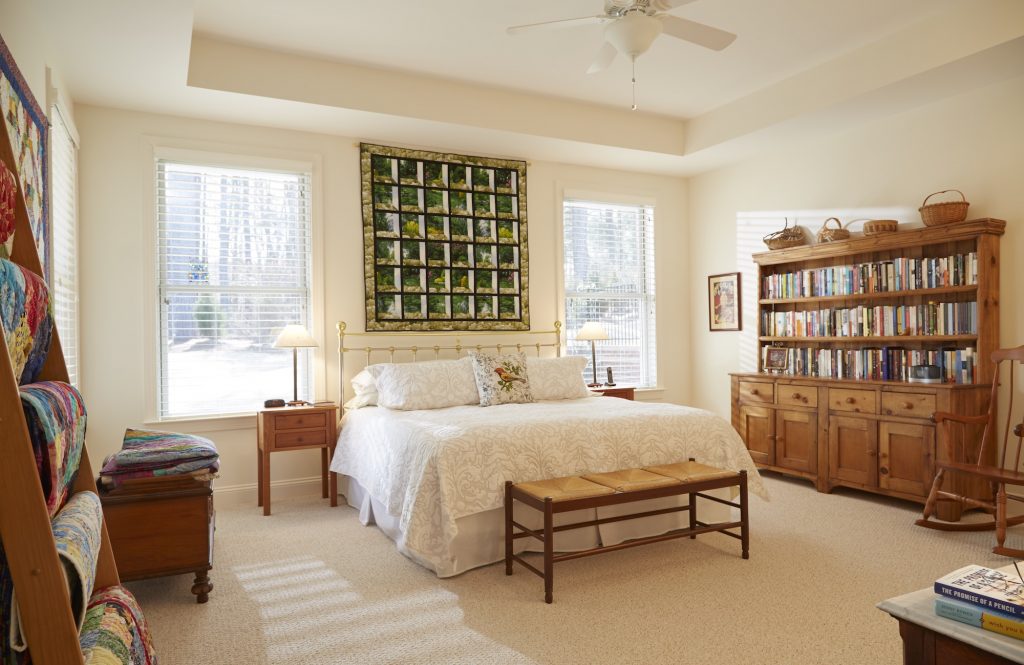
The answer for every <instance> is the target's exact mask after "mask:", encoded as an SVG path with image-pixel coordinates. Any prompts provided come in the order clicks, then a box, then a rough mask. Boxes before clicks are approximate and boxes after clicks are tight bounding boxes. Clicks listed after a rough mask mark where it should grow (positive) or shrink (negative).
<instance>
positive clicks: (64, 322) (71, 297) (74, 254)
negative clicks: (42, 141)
mask: <svg viewBox="0 0 1024 665" xmlns="http://www.w3.org/2000/svg"><path fill="white" fill-rule="evenodd" d="M50 121H51V125H52V129H51V130H50V140H51V142H52V143H51V146H50V151H51V152H50V169H51V173H52V176H51V177H52V187H53V188H52V190H51V191H52V194H51V197H52V198H51V202H52V205H53V212H52V213H51V215H52V223H53V227H52V229H53V263H52V268H53V276H52V278H51V279H52V284H51V285H50V291H51V293H52V298H53V318H54V321H55V322H56V324H57V334H58V335H59V336H60V342H61V348H62V350H63V351H64V361H65V363H67V367H68V378H69V379H70V382H71V384H72V385H74V386H78V385H79V368H78V146H77V145H76V141H75V137H74V135H73V134H72V130H71V128H70V127H69V126H68V123H67V121H65V119H64V114H63V113H62V112H61V110H60V107H59V106H53V107H52V113H51V114H50Z"/></svg>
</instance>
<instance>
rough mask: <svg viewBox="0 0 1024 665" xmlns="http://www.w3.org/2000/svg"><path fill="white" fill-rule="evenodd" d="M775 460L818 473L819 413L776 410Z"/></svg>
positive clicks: (782, 464) (778, 463)
mask: <svg viewBox="0 0 1024 665" xmlns="http://www.w3.org/2000/svg"><path fill="white" fill-rule="evenodd" d="M780 396H781V395H780ZM775 463H776V464H777V465H778V466H780V467H782V468H784V469H790V470H793V471H803V472H806V473H815V471H816V469H817V465H818V417H817V414H816V413H814V412H813V411H790V410H782V409H780V410H778V411H776V412H775Z"/></svg>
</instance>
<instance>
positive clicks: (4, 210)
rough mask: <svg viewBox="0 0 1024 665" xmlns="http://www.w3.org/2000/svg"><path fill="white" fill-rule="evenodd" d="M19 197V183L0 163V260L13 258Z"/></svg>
mask: <svg viewBox="0 0 1024 665" xmlns="http://www.w3.org/2000/svg"><path fill="white" fill-rule="evenodd" d="M17 196H18V181H17V180H15V178H14V174H13V173H11V172H10V170H8V168H7V167H6V166H5V165H4V163H3V162H0V259H9V258H11V250H12V249H13V247H14V206H15V203H16V202H17Z"/></svg>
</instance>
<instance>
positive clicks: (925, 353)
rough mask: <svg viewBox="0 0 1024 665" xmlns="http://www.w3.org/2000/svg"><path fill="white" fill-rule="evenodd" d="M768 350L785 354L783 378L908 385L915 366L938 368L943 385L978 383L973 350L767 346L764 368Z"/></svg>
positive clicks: (766, 363)
mask: <svg viewBox="0 0 1024 665" xmlns="http://www.w3.org/2000/svg"><path fill="white" fill-rule="evenodd" d="M768 349H771V350H772V352H773V353H779V352H784V353H786V364H785V368H784V369H782V370H781V372H782V373H783V374H789V375H792V376H807V377H815V378H822V379H856V380H870V381H908V380H909V379H910V368H911V367H912V366H914V365H935V366H937V367H938V368H939V374H940V376H941V377H942V380H943V382H944V383H962V384H971V383H975V382H976V380H977V374H976V372H977V363H976V357H977V354H976V352H975V350H974V348H973V347H967V348H965V349H904V348H900V347H888V346H886V347H882V348H864V349H823V348H820V347H814V348H810V347H800V348H788V347H787V348H782V347H771V346H765V347H763V348H762V354H763V356H765V359H764V360H765V362H763V363H762V366H763V367H767V366H769V365H771V363H768V362H767V355H768Z"/></svg>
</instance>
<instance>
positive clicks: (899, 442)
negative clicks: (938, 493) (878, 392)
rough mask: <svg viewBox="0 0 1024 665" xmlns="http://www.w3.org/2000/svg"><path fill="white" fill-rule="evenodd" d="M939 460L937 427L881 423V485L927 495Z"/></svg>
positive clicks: (890, 488) (879, 479)
mask: <svg viewBox="0 0 1024 665" xmlns="http://www.w3.org/2000/svg"><path fill="white" fill-rule="evenodd" d="M934 458H935V428H934V427H931V426H928V425H908V424H906V423H887V422H881V423H879V424H878V486H879V487H881V488H883V489H888V490H893V491H894V492H907V493H908V494H916V495H917V496H922V497H923V496H926V495H927V494H928V490H929V489H930V488H931V483H932V478H933V477H934V473H935V472H934V468H933V466H932V460H933V459H934Z"/></svg>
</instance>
